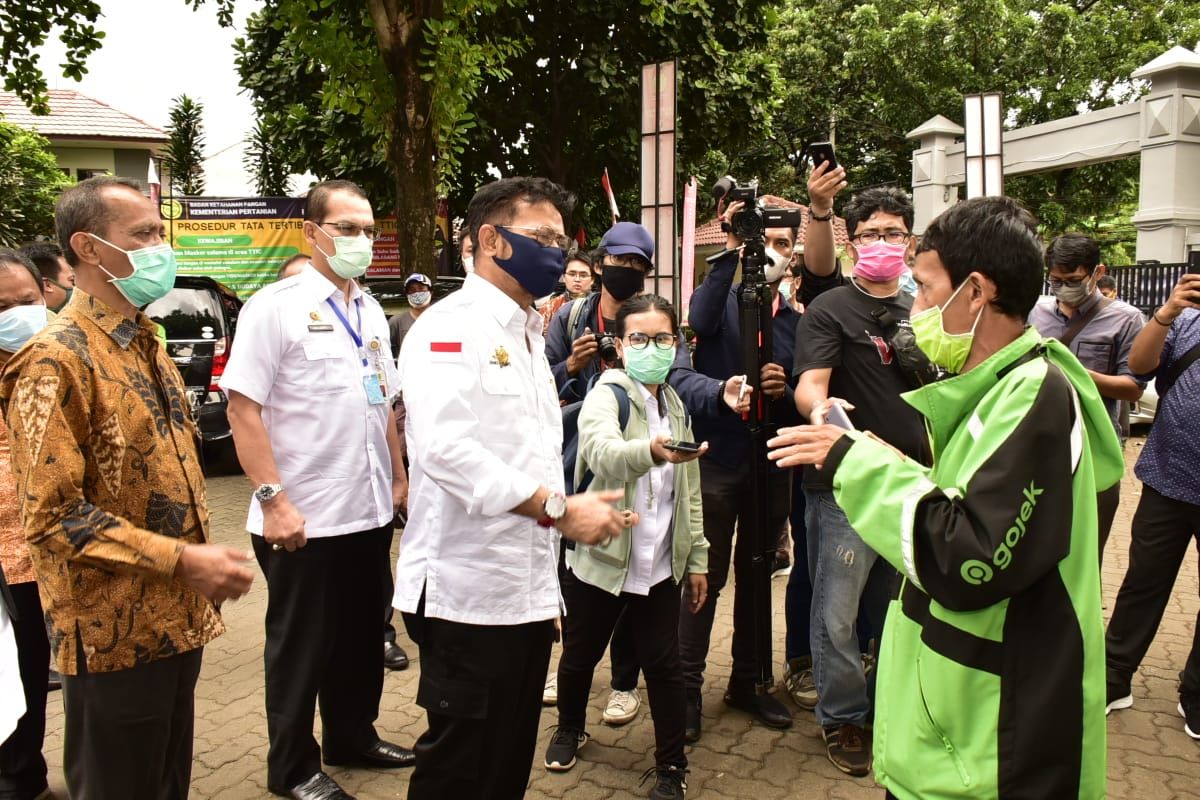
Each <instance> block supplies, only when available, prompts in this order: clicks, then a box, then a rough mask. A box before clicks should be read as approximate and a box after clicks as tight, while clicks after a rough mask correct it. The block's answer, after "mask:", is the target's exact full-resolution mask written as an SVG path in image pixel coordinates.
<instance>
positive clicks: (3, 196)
mask: <svg viewBox="0 0 1200 800" xmlns="http://www.w3.org/2000/svg"><path fill="white" fill-rule="evenodd" d="M49 147H50V143H49V142H48V141H46V140H45V139H44V138H42V137H41V136H39V135H38V134H36V133H34V132H32V131H27V130H25V129H23V128H18V127H17V126H15V125H11V124H9V123H6V122H3V121H0V245H3V246H5V247H16V246H18V245H20V244H23V243H24V242H27V241H30V240H31V239H33V238H34V237H35V236H38V235H44V236H52V235H53V234H54V203H55V201H56V200H57V199H58V193H59V191H60V190H61V189H62V188H63V187H64V186H66V185H67V184H69V183H70V180H69V179H68V178H67V177H66V176H65V175H64V174H63V173H62V170H60V169H59V168H58V162H57V161H56V160H55V158H54V155H53V154H52V153H51V152H50V149H49Z"/></svg>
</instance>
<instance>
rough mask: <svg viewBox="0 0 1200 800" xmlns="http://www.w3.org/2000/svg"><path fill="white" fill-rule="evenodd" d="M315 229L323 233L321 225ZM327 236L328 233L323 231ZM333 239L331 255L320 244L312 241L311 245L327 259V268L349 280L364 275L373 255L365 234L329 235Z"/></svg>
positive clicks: (371, 246)
mask: <svg viewBox="0 0 1200 800" xmlns="http://www.w3.org/2000/svg"><path fill="white" fill-rule="evenodd" d="M317 230H319V231H321V233H325V231H324V230H322V228H321V226H319V225H318V226H317ZM325 235H326V236H329V234H328V233H325ZM329 238H330V239H332V240H333V255H329V253H326V252H325V251H324V250H322V249H321V246H320V245H319V244H317V243H316V242H313V247H315V248H317V249H318V250H320V251H321V255H323V256H325V258H326V259H327V260H328V261H329V268H330V269H332V270H333V271H334V274H336V275H337V276H338V277H339V278H342V279H344V280H351V279H353V278H357V277H360V276H362V275H365V274H366V272H367V267H369V266H371V259H373V258H374V257H375V246H374V245H373V244H372V243H371V240H370V239H368V238H367V237H366V236H362V235H360V236H329Z"/></svg>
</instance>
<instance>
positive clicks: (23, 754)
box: [0, 581, 50, 800]
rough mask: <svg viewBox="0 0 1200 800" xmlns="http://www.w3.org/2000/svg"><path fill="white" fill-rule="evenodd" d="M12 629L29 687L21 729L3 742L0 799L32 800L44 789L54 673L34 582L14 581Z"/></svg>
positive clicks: (19, 723)
mask: <svg viewBox="0 0 1200 800" xmlns="http://www.w3.org/2000/svg"><path fill="white" fill-rule="evenodd" d="M9 589H10V590H11V591H12V598H13V605H14V606H15V608H14V609H13V610H14V611H15V612H16V613H15V616H14V617H13V621H12V622H13V634H14V635H15V636H16V640H17V668H18V669H19V670H20V673H21V685H22V686H23V687H24V689H25V714H24V715H23V716H22V717H21V719H19V720H18V721H17V728H16V730H14V731H13V732H12V734H10V735H9V737H8V739H7V740H5V742H4V744H3V745H0V800H29V798H33V797H37V796H38V795H39V794H41V793H42V792H43V791H44V790H45V789H46V759H44V758H42V741H43V740H44V739H45V737H46V682H47V680H48V678H49V675H50V641H49V640H48V639H47V638H46V620H45V618H44V617H43V614H42V603H41V600H40V599H39V598H38V588H37V584H36V583H34V582H33V581H29V582H28V583H18V584H16V585H13V586H10V587H9Z"/></svg>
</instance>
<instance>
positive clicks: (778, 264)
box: [763, 247, 792, 283]
mask: <svg viewBox="0 0 1200 800" xmlns="http://www.w3.org/2000/svg"><path fill="white" fill-rule="evenodd" d="M767 258H769V259H770V260H771V263H770V264H768V265H767V266H766V267H764V268H763V273H764V274H765V275H766V278H767V283H774V282H775V281H777V280H779V279H780V278H782V277H783V272H784V270H786V269H787V265H788V262H790V261H791V260H792V258H791V256H785V255H783V254H782V253H780V252H779V251H777V250H776V249H775V248H773V247H768V248H767Z"/></svg>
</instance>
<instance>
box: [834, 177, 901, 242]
mask: <svg viewBox="0 0 1200 800" xmlns="http://www.w3.org/2000/svg"><path fill="white" fill-rule="evenodd" d="M877 211H882V212H883V213H885V214H895V215H896V216H897V217H900V218H901V219H903V220H904V227H905V228H906V229H908V230H910V231H911V230H912V226H913V202H912V198H911V197H909V196H908V192H906V191H904V190H903V189H901V188H900V187H898V186H877V187H875V188H873V189H866V190H864V191H861V192H859V193H858V194H856V195H854V196H853V197H851V198H850V202H848V203H846V207H845V208H844V209H842V216H843V217H844V218H845V220H846V235H847V236H849V237H850V238H851V239H853V238H854V232H855V231H856V230H858V226H859V225H860V224H862V223H864V222H866V221H867V220H869V219H870V218H871V215H872V214H874V213H876V212H877Z"/></svg>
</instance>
